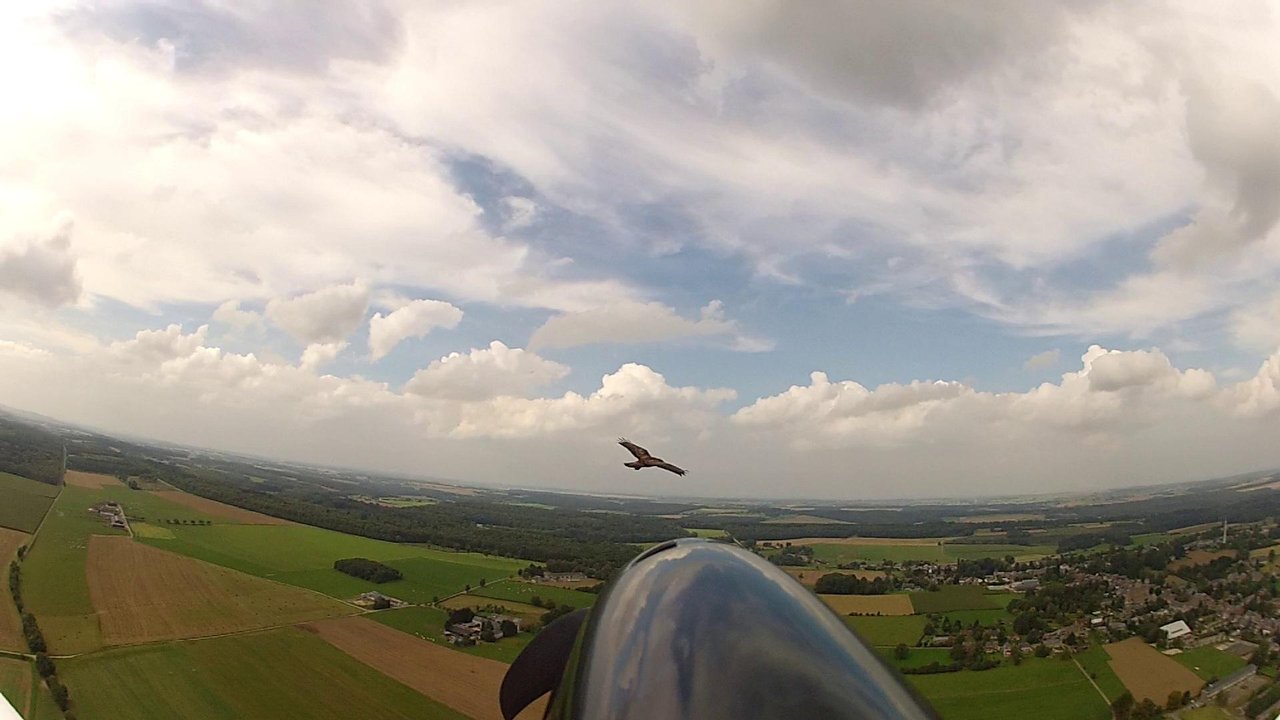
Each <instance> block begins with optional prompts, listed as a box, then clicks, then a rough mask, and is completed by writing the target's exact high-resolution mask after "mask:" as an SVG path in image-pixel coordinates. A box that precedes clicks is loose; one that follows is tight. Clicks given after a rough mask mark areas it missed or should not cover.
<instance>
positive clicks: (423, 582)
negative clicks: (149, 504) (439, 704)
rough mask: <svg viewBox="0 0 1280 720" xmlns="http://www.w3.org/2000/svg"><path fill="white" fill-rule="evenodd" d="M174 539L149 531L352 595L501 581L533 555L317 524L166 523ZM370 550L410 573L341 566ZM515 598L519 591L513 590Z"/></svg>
mask: <svg viewBox="0 0 1280 720" xmlns="http://www.w3.org/2000/svg"><path fill="white" fill-rule="evenodd" d="M166 529H169V530H171V531H172V532H173V535H174V537H173V538H172V539H165V538H157V537H147V538H143V539H142V540H143V542H146V543H148V544H150V545H154V546H155V547H158V548H160V549H163V550H171V551H174V552H179V553H182V554H183V555H188V556H190V557H194V558H197V559H199V560H205V561H207V562H211V563H214V564H215V565H222V566H223V567H228V568H231V569H232V570H239V571H241V572H245V573H248V574H250V575H257V576H258V577H265V578H268V579H271V580H276V581H279V582H283V583H287V584H290V585H297V586H299V587H304V588H308V589H311V590H316V591H318V592H322V593H324V594H326V595H329V596H331V597H336V598H342V599H349V598H352V597H355V596H356V595H359V594H360V593H363V592H365V591H368V590H378V591H379V592H382V593H384V594H386V595H390V596H392V597H396V598H400V599H402V600H405V601H407V602H411V603H428V602H431V601H432V599H433V598H436V597H440V598H443V597H447V596H449V595H452V594H454V593H457V592H461V591H462V590H463V588H464V587H465V586H466V585H471V586H473V587H474V586H476V585H478V584H479V583H480V580H482V579H484V580H487V581H489V582H495V581H497V580H500V579H502V578H504V577H507V576H509V575H512V574H514V573H515V571H516V570H518V569H520V568H522V567H525V566H526V565H528V563H527V562H523V561H519V560H513V559H510V558H502V557H496V556H491V555H481V554H479V553H456V552H448V551H445V550H435V549H432V548H426V547H421V546H417V545H405V544H398V543H390V542H383V541H381V540H372V539H370V538H365V537H359V536H356V535H345V534H343V533H339V532H334V531H331V530H324V529H322V528H316V527H311V526H309V525H210V526H187V525H178V526H166ZM350 557H363V558H369V559H370V560H377V561H378V562H382V563H386V564H387V565H390V566H391V567H394V568H396V569H397V570H399V571H400V572H401V573H402V574H403V576H404V577H403V578H402V579H400V580H395V581H393V582H388V583H381V584H375V583H371V582H368V581H366V580H361V579H359V578H355V577H352V576H350V575H346V574H343V573H340V572H338V571H337V570H334V569H333V562H334V561H335V560H340V559H342V558H350ZM513 599H514V598H513Z"/></svg>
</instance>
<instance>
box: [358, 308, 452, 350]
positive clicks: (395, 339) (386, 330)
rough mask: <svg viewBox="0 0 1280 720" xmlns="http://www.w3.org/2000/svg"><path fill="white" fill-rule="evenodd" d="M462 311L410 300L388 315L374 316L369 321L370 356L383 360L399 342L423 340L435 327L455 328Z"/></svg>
mask: <svg viewBox="0 0 1280 720" xmlns="http://www.w3.org/2000/svg"><path fill="white" fill-rule="evenodd" d="M461 321H462V310H459V309H458V308H456V307H454V306H453V305H451V304H449V303H447V302H443V301H440V300H413V301H412V302H409V303H407V304H405V305H403V306H401V307H398V308H396V309H395V310H392V311H391V312H390V313H388V314H387V315H385V316H384V315H383V314H382V313H374V315H373V317H372V318H370V320H369V355H370V357H371V358H372V359H373V360H380V359H382V358H384V357H386V355H387V353H389V352H391V351H392V350H393V349H395V347H396V346H397V345H399V344H400V343H401V342H402V341H404V340H407V339H409V338H417V337H423V336H424V335H426V334H427V333H429V332H431V331H432V330H434V329H435V328H449V329H452V328H455V327H457V326H458V323H459V322H461Z"/></svg>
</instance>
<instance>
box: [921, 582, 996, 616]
mask: <svg viewBox="0 0 1280 720" xmlns="http://www.w3.org/2000/svg"><path fill="white" fill-rule="evenodd" d="M1013 598H1014V595H1013V594H1012V593H1007V592H995V591H990V590H987V589H986V588H985V587H983V586H981V585H944V586H942V588H941V589H939V590H935V591H933V592H914V593H911V605H912V607H914V608H915V609H916V612H917V613H920V614H922V615H927V614H929V613H949V612H955V611H958V610H1003V609H1004V607H1005V606H1006V605H1008V604H1009V601H1010V600H1012V599H1013Z"/></svg>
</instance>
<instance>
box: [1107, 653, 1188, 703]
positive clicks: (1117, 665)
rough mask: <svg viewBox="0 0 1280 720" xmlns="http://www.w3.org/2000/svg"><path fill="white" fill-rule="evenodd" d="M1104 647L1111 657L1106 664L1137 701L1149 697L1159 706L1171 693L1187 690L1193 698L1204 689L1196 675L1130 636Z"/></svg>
mask: <svg viewBox="0 0 1280 720" xmlns="http://www.w3.org/2000/svg"><path fill="white" fill-rule="evenodd" d="M1105 647H1106V649H1107V654H1108V655H1110V656H1111V660H1109V661H1108V664H1109V665H1111V669H1112V670H1115V671H1116V675H1117V676H1119V678H1120V682H1122V683H1124V686H1125V688H1127V689H1128V690H1129V692H1130V693H1133V698H1134V699H1135V700H1137V701H1138V702H1142V699H1143V698H1151V701H1152V702H1154V703H1156V704H1157V705H1162V704H1164V701H1165V700H1168V699H1169V693H1171V692H1174V691H1177V692H1179V693H1182V692H1185V691H1190V692H1191V694H1192V695H1195V694H1196V693H1198V692H1200V688H1202V687H1204V681H1203V680H1201V679H1200V678H1198V677H1196V674H1195V673H1193V672H1191V671H1190V670H1188V669H1187V668H1185V667H1183V666H1182V665H1180V664H1178V663H1177V662H1175V661H1174V660H1173V659H1171V658H1170V657H1168V656H1167V655H1164V654H1162V653H1161V652H1160V651H1158V650H1156V649H1155V648H1153V647H1151V646H1150V645H1148V644H1146V643H1144V642H1142V638H1137V637H1131V638H1129V639H1128V640H1123V641H1121V642H1115V643H1111V644H1110V645H1107V646H1105Z"/></svg>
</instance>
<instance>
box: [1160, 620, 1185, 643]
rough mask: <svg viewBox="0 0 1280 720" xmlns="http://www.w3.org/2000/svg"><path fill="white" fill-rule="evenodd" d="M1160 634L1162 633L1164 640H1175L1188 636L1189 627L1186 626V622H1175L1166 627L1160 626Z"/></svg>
mask: <svg viewBox="0 0 1280 720" xmlns="http://www.w3.org/2000/svg"><path fill="white" fill-rule="evenodd" d="M1160 632H1162V633H1164V639H1165V640H1177V639H1178V638H1180V637H1182V636H1183V635H1190V634H1191V627H1190V626H1188V625H1187V621H1185V620H1177V621H1175V622H1171V623H1169V624H1168V625H1161V626H1160Z"/></svg>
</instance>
